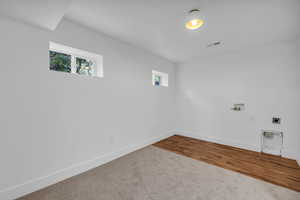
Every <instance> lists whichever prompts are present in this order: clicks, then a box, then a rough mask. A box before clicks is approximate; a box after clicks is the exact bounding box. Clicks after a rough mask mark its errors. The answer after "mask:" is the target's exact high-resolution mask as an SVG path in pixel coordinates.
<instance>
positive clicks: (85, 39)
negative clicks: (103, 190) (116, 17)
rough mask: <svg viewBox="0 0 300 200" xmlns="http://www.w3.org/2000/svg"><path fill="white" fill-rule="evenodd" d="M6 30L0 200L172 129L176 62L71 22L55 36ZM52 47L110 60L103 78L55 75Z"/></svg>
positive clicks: (0, 81) (21, 27)
mask: <svg viewBox="0 0 300 200" xmlns="http://www.w3.org/2000/svg"><path fill="white" fill-rule="evenodd" d="M0 27H1V37H0V44H1V48H0V55H1V73H0V76H1V77H0V91H1V104H0V111H1V112H0V121H1V126H0V133H1V139H0V157H1V164H0V199H6V198H7V199H9V198H12V197H13V196H16V195H21V194H24V193H26V192H29V191H30V190H33V189H37V188H35V186H33V185H34V184H36V183H35V181H36V182H39V181H41V182H43V179H44V178H45V179H47V178H48V179H49V178H50V179H51V175H53V173H54V174H55V173H56V172H58V173H62V174H63V173H68V170H74V168H73V167H75V168H76V167H77V168H78V167H79V166H80V164H88V162H85V161H92V160H93V159H95V158H102V157H101V156H104V157H105V156H106V157H105V158H107V155H117V154H118V152H119V151H121V152H122V151H123V150H127V151H130V150H133V149H134V147H141V146H143V144H148V143H150V142H151V141H155V140H156V139H158V138H160V137H161V136H165V135H166V134H168V133H169V132H170V131H171V130H172V129H173V127H174V123H173V122H174V117H173V116H174V103H175V100H174V99H175V98H174V97H175V90H174V89H175V87H174V65H173V64H172V63H170V62H169V61H167V60H164V59H162V58H159V57H157V56H154V55H151V54H149V53H147V52H145V51H143V50H140V49H137V48H135V47H132V46H130V45H128V44H125V43H122V42H120V41H117V40H113V39H111V38H110V37H107V36H105V35H101V34H98V33H96V32H93V31H90V30H89V29H86V28H84V27H81V26H79V25H76V24H73V23H72V22H70V21H66V20H63V22H62V23H61V24H60V25H59V27H58V28H57V30H56V31H54V32H50V31H45V30H42V29H38V28H34V27H31V26H28V25H25V24H21V23H17V22H14V21H10V20H7V19H4V18H0ZM49 41H54V42H57V43H61V44H64V45H68V46H71V47H75V48H79V49H82V50H87V51H90V52H93V53H98V54H101V55H103V58H104V78H90V77H83V76H77V75H73V74H68V73H62V72H55V71H49V60H48V47H49ZM153 69H154V70H158V71H162V72H166V73H169V87H153V86H152V81H151V76H152V70H153ZM109 159H110V158H107V160H109ZM84 162H85V163H84ZM94 165H97V162H96V163H94ZM70 166H71V168H68V167H70ZM90 167H91V165H90ZM66 168H67V169H66ZM77 168H76V169H77ZM83 168H84V167H83ZM62 169H66V170H65V171H59V170H62ZM82 170H83V171H84V170H85V169H82ZM77 172H80V170H78V169H77ZM74 173H76V172H74ZM74 173H70V174H69V175H66V177H67V176H70V175H74ZM49 175H50V177H45V176H49ZM62 176H64V175H62ZM41 177H42V178H41ZM43 177H44V178H43ZM39 178H41V179H39ZM52 178H53V177H52ZM56 178H57V177H56ZM60 178H61V177H60ZM55 180H59V178H57V179H55V178H54V179H53V180H52V181H48V182H47V181H46V182H44V183H39V184H40V186H43V185H45V184H49V183H51V182H53V181H55ZM28 181H29V182H28ZM22 184H24V185H22ZM1 195H2V196H1Z"/></svg>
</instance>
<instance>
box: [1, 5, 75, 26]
mask: <svg viewBox="0 0 300 200" xmlns="http://www.w3.org/2000/svg"><path fill="white" fill-rule="evenodd" d="M70 3H71V0H0V14H1V15H4V16H8V17H11V18H14V19H17V20H21V21H23V22H26V23H30V24H33V25H35V26H39V27H42V28H45V29H49V30H54V29H55V28H56V26H57V25H58V23H59V22H60V21H61V19H62V18H63V16H64V15H65V13H66V11H67V9H68V7H69V6H70Z"/></svg>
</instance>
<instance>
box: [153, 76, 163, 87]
mask: <svg viewBox="0 0 300 200" xmlns="http://www.w3.org/2000/svg"><path fill="white" fill-rule="evenodd" d="M160 80H161V77H160V76H158V75H155V76H154V84H155V85H157V86H159V85H160Z"/></svg>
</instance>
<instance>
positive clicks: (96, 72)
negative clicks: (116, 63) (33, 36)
mask: <svg viewBox="0 0 300 200" xmlns="http://www.w3.org/2000/svg"><path fill="white" fill-rule="evenodd" d="M49 57H50V58H49V59H50V70H54V71H60V72H67V73H73V74H79V75H85V76H98V77H103V66H102V56H100V55H98V54H94V53H90V52H87V51H83V50H79V49H75V48H72V47H68V46H64V45H61V44H57V43H54V42H50V44H49Z"/></svg>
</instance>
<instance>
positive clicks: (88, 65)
mask: <svg viewBox="0 0 300 200" xmlns="http://www.w3.org/2000/svg"><path fill="white" fill-rule="evenodd" d="M76 73H77V74H81V75H87V76H94V75H95V74H96V72H95V62H93V61H92V60H87V59H84V58H76Z"/></svg>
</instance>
